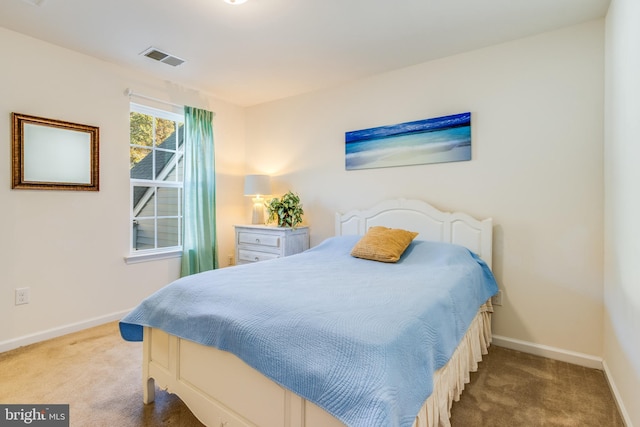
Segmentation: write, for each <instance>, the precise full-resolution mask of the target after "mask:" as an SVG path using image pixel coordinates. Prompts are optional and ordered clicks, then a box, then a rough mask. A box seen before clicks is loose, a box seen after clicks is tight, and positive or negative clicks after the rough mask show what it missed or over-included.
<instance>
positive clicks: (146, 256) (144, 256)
mask: <svg viewBox="0 0 640 427" xmlns="http://www.w3.org/2000/svg"><path fill="white" fill-rule="evenodd" d="M181 256H182V250H180V249H178V250H173V251H164V252H145V253H141V254H137V253H132V254H130V255H128V256H126V257H124V262H126V263H127V264H138V263H140V262H147V261H157V260H160V259H169V258H180V257H181Z"/></svg>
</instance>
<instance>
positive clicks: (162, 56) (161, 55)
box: [140, 47, 184, 67]
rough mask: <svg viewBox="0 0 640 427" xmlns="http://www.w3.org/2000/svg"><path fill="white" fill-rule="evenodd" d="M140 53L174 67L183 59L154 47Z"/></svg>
mask: <svg viewBox="0 0 640 427" xmlns="http://www.w3.org/2000/svg"><path fill="white" fill-rule="evenodd" d="M140 55H144V56H146V57H147V58H151V59H155V60H156V61H160V62H164V63H165V64H169V65H172V66H174V67H177V66H178V65H180V64H182V63H183V62H184V59H180V58H178V57H177V56H173V55H170V54H168V53H166V52H163V51H161V50H158V49H156V48H155V47H150V48H149V49H147V50H145V51H144V52H142V53H141V54H140Z"/></svg>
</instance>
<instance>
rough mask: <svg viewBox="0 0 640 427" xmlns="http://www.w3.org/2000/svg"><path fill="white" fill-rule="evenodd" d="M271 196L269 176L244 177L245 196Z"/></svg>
mask: <svg viewBox="0 0 640 427" xmlns="http://www.w3.org/2000/svg"><path fill="white" fill-rule="evenodd" d="M267 194H271V178H270V177H269V175H247V176H245V177H244V195H245V196H264V195H267Z"/></svg>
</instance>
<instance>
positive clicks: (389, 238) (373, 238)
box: [351, 226, 418, 262]
mask: <svg viewBox="0 0 640 427" xmlns="http://www.w3.org/2000/svg"><path fill="white" fill-rule="evenodd" d="M417 235H418V233H416V232H413V231H407V230H402V229H399V228H387V227H381V226H375V227H371V228H370V229H369V231H367V234H365V235H364V236H363V237H362V238H361V239H360V240H359V241H358V243H356V245H355V246H354V247H353V249H352V250H351V255H352V256H354V257H357V258H364V259H370V260H372V261H380V262H397V261H398V260H399V259H400V257H401V256H402V254H403V253H404V251H405V250H406V249H407V247H408V246H409V244H410V243H411V241H412V240H413V239H415V237H416V236H417Z"/></svg>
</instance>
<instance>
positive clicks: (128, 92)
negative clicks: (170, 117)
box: [124, 88, 184, 108]
mask: <svg viewBox="0 0 640 427" xmlns="http://www.w3.org/2000/svg"><path fill="white" fill-rule="evenodd" d="M124 94H125V95H127V96H128V97H132V96H135V97H136V98H142V99H147V100H149V101H154V102H159V103H161V104H166V105H171V106H172V107H177V108H184V105H179V104H174V103H173V102H169V101H163V100H162V99H158V98H152V97H150V96H146V95H141V94H139V93H135V92H134V91H132V90H131V89H129V88H126V89H125V91H124Z"/></svg>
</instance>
